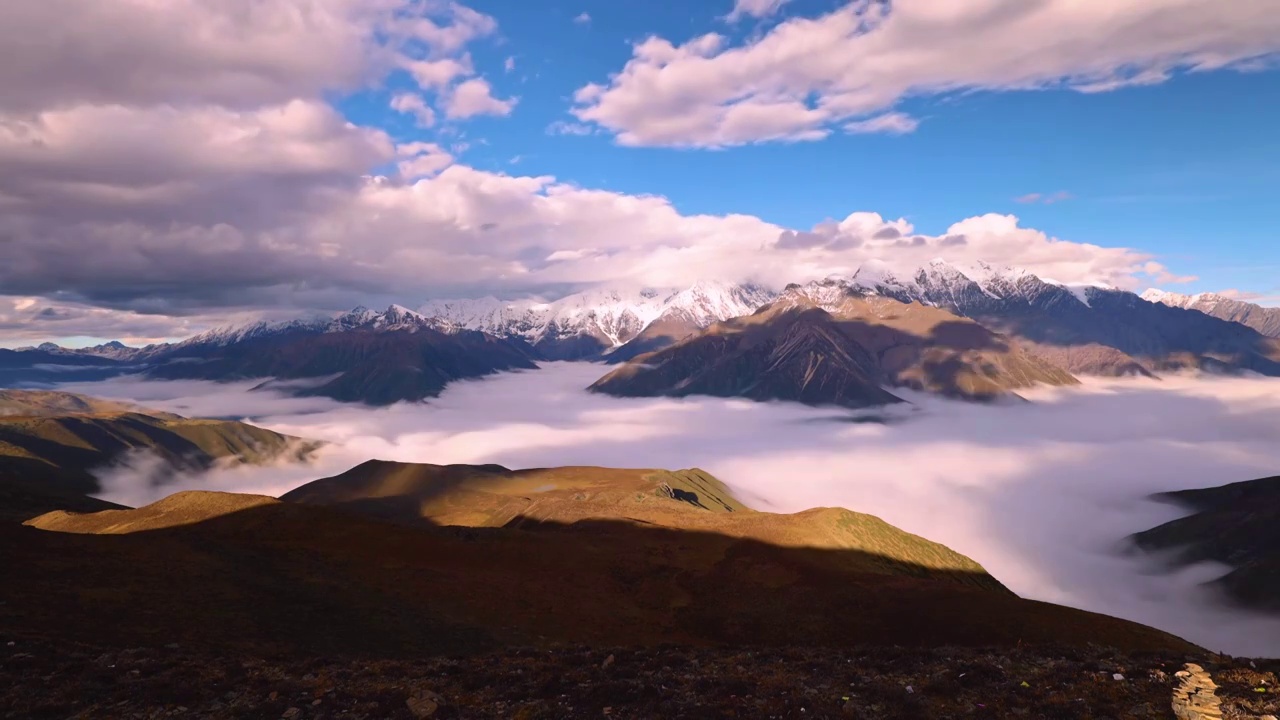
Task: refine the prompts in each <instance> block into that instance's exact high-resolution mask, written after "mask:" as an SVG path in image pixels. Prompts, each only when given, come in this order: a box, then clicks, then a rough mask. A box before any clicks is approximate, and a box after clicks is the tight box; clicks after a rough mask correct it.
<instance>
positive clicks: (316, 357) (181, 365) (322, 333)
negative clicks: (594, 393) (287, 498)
mask: <svg viewBox="0 0 1280 720" xmlns="http://www.w3.org/2000/svg"><path fill="white" fill-rule="evenodd" d="M532 354H533V352H532V350H531V349H530V348H529V347H528V346H527V345H525V344H524V343H522V342H520V341H517V340H510V339H503V338H497V337H494V336H492V335H488V334H485V333H481V332H476V331H471V330H462V329H459V328H457V327H456V326H453V325H451V324H449V323H447V322H445V321H442V320H440V319H438V318H431V317H426V316H423V315H420V314H418V313H414V312H412V311H410V310H406V309H405V308H402V307H399V306H392V307H390V308H388V309H387V310H386V311H385V312H381V313H377V312H373V311H370V310H368V309H366V308H356V309H355V310H353V311H352V312H350V313H347V314H345V315H342V316H340V317H338V318H336V319H330V320H314V321H305V320H304V321H292V322H288V323H278V324H257V325H252V326H248V327H243V328H227V329H221V330H218V331H214V332H212V333H207V334H205V335H202V336H197V337H195V338H192V339H191V340H188V341H186V342H184V343H181V344H180V345H178V346H176V348H175V350H174V351H173V352H172V353H171V354H170V355H169V356H167V357H166V362H165V363H164V364H162V365H158V366H155V367H153V368H152V369H151V370H150V371H149V374H150V375H151V376H152V377H156V378H163V379H184V378H185V379H203V380H216V381H229V380H244V379H255V378H273V379H275V380H278V381H280V380H283V381H302V382H299V383H292V384H289V383H286V384H279V383H276V384H274V386H275V387H277V388H280V389H282V390H285V391H288V392H291V393H293V394H296V395H314V396H324V397H330V398H333V399H335V400H340V401H343V402H363V403H367V404H370V405H389V404H391V403H395V402H400V401H405V400H407V401H417V400H422V399H425V398H429V397H434V396H436V395H438V394H440V391H441V390H443V389H444V387H445V386H446V385H447V384H448V383H450V382H452V381H454V380H461V379H466V378H475V377H482V376H484V375H490V374H493V373H496V372H500V371H503V370H516V369H534V368H536V367H537V365H535V364H534V362H533V360H532Z"/></svg>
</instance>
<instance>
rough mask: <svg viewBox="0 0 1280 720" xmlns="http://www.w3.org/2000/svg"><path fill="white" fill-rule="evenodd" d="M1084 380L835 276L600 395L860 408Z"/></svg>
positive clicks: (719, 328)
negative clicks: (901, 393) (929, 395)
mask: <svg viewBox="0 0 1280 720" xmlns="http://www.w3.org/2000/svg"><path fill="white" fill-rule="evenodd" d="M1074 382H1075V379H1074V378H1073V377H1072V376H1071V375H1070V374H1069V373H1067V372H1065V371H1063V370H1061V369H1060V368H1057V367H1055V366H1053V365H1051V364H1049V363H1047V362H1044V361H1042V360H1041V359H1039V358H1038V357H1035V356H1033V355H1031V354H1029V353H1026V352H1024V351H1023V350H1022V349H1021V348H1019V347H1018V346H1017V344H1016V343H1013V342H1011V341H1009V340H1008V339H1007V338H1003V337H1001V336H998V335H996V334H994V333H992V332H990V331H988V330H986V329H985V328H983V327H982V326H981V325H978V324H977V323H974V322H972V321H969V320H965V319H962V318H959V317H956V316H954V315H952V314H950V313H947V312H945V311H942V310H939V309H937V308H929V307H923V306H920V305H906V304H903V303H900V302H897V301H895V300H892V299H889V298H884V297H875V296H867V295H865V294H863V293H861V292H859V291H858V290H856V289H855V288H852V287H850V286H848V285H847V284H843V283H838V282H831V281H828V282H823V283H812V284H810V285H808V286H799V285H792V286H788V288H787V290H786V291H785V292H783V294H782V295H781V296H780V297H779V298H778V300H777V301H775V302H774V303H772V304H771V305H768V306H765V307H764V308H761V309H760V310H759V311H758V312H756V313H755V314H754V315H751V316H748V317H744V318H736V319H734V320H730V321H727V322H722V323H717V324H715V325H713V326H711V327H710V328H708V329H707V330H706V331H704V332H702V333H700V334H698V335H695V336H692V337H689V338H686V339H684V340H682V341H680V342H679V343H677V344H676V345H674V346H672V347H670V348H667V349H666V350H662V351H659V352H656V353H652V354H648V355H642V356H639V357H638V358H636V359H635V360H634V361H632V362H631V363H628V364H626V365H623V366H621V367H619V368H618V369H616V370H614V371H613V372H611V373H609V374H608V375H606V376H604V377H603V378H601V379H600V380H598V381H597V382H596V383H595V384H593V385H592V386H591V388H590V389H591V390H593V391H596V392H603V393H606V394H611V395H621V396H638V397H643V396H653V395H675V396H684V395H715V396H721V397H747V398H751V399H754V400H795V401H799V402H803V403H808V404H814V405H820V404H835V405H845V406H849V407H862V406H869V405H881V404H886V403H892V402H897V401H898V400H899V398H897V397H896V396H894V395H892V394H891V393H890V392H889V391H887V390H885V389H884V388H883V386H886V385H888V386H902V387H910V388H913V389H919V390H924V391H928V392H935V393H939V394H943V395H947V396H951V397H959V398H966V399H975V400H976V399H990V398H995V397H998V396H1001V395H1005V394H1007V393H1008V392H1009V391H1011V390H1014V389H1017V388H1021V387H1028V386H1031V385H1034V384H1037V383H1048V384H1069V383H1074Z"/></svg>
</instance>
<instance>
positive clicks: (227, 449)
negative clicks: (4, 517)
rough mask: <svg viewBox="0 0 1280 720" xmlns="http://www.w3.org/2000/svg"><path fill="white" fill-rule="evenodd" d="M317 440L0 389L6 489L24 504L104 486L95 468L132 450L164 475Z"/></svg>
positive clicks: (299, 449)
mask: <svg viewBox="0 0 1280 720" xmlns="http://www.w3.org/2000/svg"><path fill="white" fill-rule="evenodd" d="M317 446H318V445H317V444H316V443H314V442H308V441H303V440H299V439H297V438H292V437H289V436H286V435H281V434H279V433H275V432H271V431H270V430H264V429H262V428H259V427H254V426H253V425H247V424H245V423H240V422H230V421H223V420H202V419H188V418H184V417H182V416H180V415H174V414H172V413H164V412H157V411H154V410H147V409H145V408H139V407H136V406H133V405H130V404H126V403H118V402H115V401H110V400H100V399H98V398H91V397H87V396H84V395H75V394H72V393H62V392H49V391H28V390H0V495H9V496H11V499H12V496H14V495H15V494H21V495H22V496H23V497H26V498H27V499H28V500H29V501H30V502H31V503H33V505H32V506H30V507H27V506H24V507H23V508H22V509H23V510H24V511H26V510H32V509H36V508H40V509H39V512H45V511H47V510H49V509H51V508H50V507H41V504H42V503H43V504H50V503H55V504H56V499H57V498H65V497H74V496H77V495H84V494H89V493H96V492H98V491H99V490H101V489H102V488H100V487H99V485H98V480H97V478H96V476H95V473H96V472H98V471H99V470H101V469H104V468H107V467H109V466H110V465H112V464H113V463H116V462H118V461H120V460H121V459H123V458H125V457H126V456H127V455H129V454H131V453H140V452H144V453H147V454H149V455H151V456H153V457H155V458H158V459H159V460H160V461H161V462H162V463H163V468H162V470H163V472H158V473H157V477H158V476H160V475H162V474H164V473H165V472H172V473H178V472H186V471H194V470H204V469H208V468H209V467H211V466H212V465H213V464H214V463H215V462H224V463H225V462H233V463H262V462H268V461H272V460H276V459H281V458H284V457H296V458H302V457H305V456H307V455H309V454H310V453H311V452H312V451H313V450H315V449H316V447H317ZM41 498H44V499H41ZM35 514H38V512H37V513H32V514H30V515H28V516H27V517H33V516H34V515H35Z"/></svg>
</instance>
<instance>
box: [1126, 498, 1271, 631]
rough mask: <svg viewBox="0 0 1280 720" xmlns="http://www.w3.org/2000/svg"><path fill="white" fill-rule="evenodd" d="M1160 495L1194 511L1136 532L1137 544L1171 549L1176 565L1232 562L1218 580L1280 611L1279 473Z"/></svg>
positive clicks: (1241, 596) (1258, 605)
mask: <svg viewBox="0 0 1280 720" xmlns="http://www.w3.org/2000/svg"><path fill="white" fill-rule="evenodd" d="M1156 498H1157V499H1161V500H1166V501H1169V502H1173V503H1176V504H1178V505H1180V506H1182V507H1185V508H1187V509H1188V510H1190V511H1191V514H1190V515H1188V516H1187V517H1183V518H1179V519H1177V520H1172V521H1170V522H1167V523H1165V524H1163V525H1161V526H1159V527H1156V528H1152V529H1150V530H1147V531H1145V532H1140V533H1138V534H1136V535H1134V536H1133V538H1132V539H1133V540H1134V542H1135V543H1136V544H1137V545H1138V547H1140V548H1143V549H1145V550H1152V551H1173V552H1174V553H1175V554H1174V556H1173V563H1174V564H1175V565H1191V564H1194V563H1198V562H1205V561H1214V562H1219V563H1223V564H1225V565H1229V566H1231V567H1232V568H1233V569H1232V570H1231V572H1229V573H1227V574H1226V575H1225V576H1224V577H1222V578H1221V579H1219V580H1217V581H1216V582H1215V584H1216V585H1217V586H1219V587H1220V588H1222V589H1223V590H1224V591H1225V592H1226V593H1227V594H1228V595H1230V596H1231V597H1232V598H1233V599H1235V600H1236V601H1238V602H1240V603H1241V604H1243V605H1246V606H1248V607H1252V608H1255V609H1259V610H1266V611H1269V612H1280V477H1269V478H1263V479H1261V480H1248V481H1245V482H1238V483H1232V484H1230V485H1222V486H1220V487H1214V488H1206V489H1201V490H1182V491H1178V492H1170V493H1162V494H1160V495H1157V496H1156Z"/></svg>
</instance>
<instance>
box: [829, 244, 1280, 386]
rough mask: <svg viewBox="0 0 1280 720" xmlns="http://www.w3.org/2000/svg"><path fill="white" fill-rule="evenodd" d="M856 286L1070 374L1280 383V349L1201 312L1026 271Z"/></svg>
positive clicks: (956, 273) (951, 268) (861, 274)
mask: <svg viewBox="0 0 1280 720" xmlns="http://www.w3.org/2000/svg"><path fill="white" fill-rule="evenodd" d="M853 284H854V286H856V287H858V288H859V289H861V290H863V291H865V292H869V293H876V294H881V295H884V296H886V297H891V298H894V299H896V300H900V301H902V302H919V303H922V304H924V305H930V306H934V307H940V308H944V309H947V310H950V311H951V312H954V313H956V314H958V315H963V316H965V317H968V318H972V319H974V320H976V321H978V322H980V323H982V324H983V325H985V326H987V327H989V328H991V329H992V330H994V331H997V332H1000V333H1004V334H1006V335H1010V336H1013V337H1017V338H1019V339H1021V340H1022V341H1024V342H1026V343H1030V344H1031V346H1032V347H1033V348H1034V349H1035V351H1036V352H1037V353H1038V354H1039V355H1041V356H1042V357H1044V358H1045V359H1047V360H1050V361H1052V362H1054V363H1056V364H1058V365H1061V366H1062V367H1064V368H1066V369H1068V370H1070V371H1071V372H1075V373H1084V374H1100V375H1121V374H1134V373H1137V374H1151V373H1156V372H1161V371H1168V370H1178V369H1184V368H1200V369H1206V370H1225V371H1230V370H1252V371H1255V372H1259V373H1262V374H1265V375H1280V341H1278V340H1276V339H1273V338H1268V337H1266V336H1264V335H1262V334H1260V333H1258V332H1257V331H1255V330H1253V329H1252V328H1247V327H1244V326H1242V325H1239V324H1237V323H1233V322H1228V321H1226V320H1221V319H1218V318H1215V317H1210V316H1208V315H1205V314H1204V313H1201V312H1196V311H1193V310H1186V309H1183V308H1176V307H1170V306H1168V305H1165V304H1159V303H1152V302H1148V301H1146V300H1143V299H1142V298H1141V297H1139V296H1138V295H1136V294H1134V293H1130V292H1127V291H1123V290H1117V289H1114V288H1109V287H1104V286H1096V285H1066V284H1062V283H1058V282H1054V281H1051V280H1045V279H1042V278H1039V277H1037V276H1035V275H1033V274H1031V273H1029V272H1027V271H1025V270H1018V269H1013V268H996V267H993V266H990V265H986V264H981V263H980V264H978V265H976V266H974V267H971V268H963V269H962V268H960V267H958V266H955V265H952V264H949V263H946V262H943V261H940V260H935V261H933V262H932V263H930V264H929V265H927V266H925V267H923V268H920V269H919V270H917V271H915V272H914V273H911V274H908V275H897V274H895V273H893V272H891V271H889V270H887V269H886V268H885V267H884V266H883V265H881V264H868V265H866V266H864V267H863V268H862V269H860V270H859V271H858V272H857V273H856V274H855V275H854V277H853Z"/></svg>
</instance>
